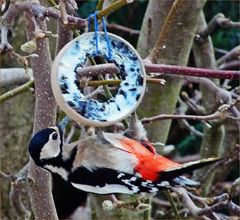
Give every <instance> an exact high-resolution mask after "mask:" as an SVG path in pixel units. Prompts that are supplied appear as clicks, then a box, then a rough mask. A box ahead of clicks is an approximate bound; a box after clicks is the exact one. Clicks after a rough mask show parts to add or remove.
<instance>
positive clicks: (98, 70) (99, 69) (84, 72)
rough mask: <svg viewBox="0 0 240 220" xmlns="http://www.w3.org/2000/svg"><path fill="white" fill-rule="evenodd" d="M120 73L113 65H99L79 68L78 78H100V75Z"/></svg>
mask: <svg viewBox="0 0 240 220" xmlns="http://www.w3.org/2000/svg"><path fill="white" fill-rule="evenodd" d="M119 72H120V70H119V68H118V67H117V66H116V65H115V64H113V63H106V64H99V65H94V66H87V67H83V68H77V74H78V78H81V77H83V76H88V77H92V76H98V75H106V74H109V75H111V76H112V75H114V74H118V73H119Z"/></svg>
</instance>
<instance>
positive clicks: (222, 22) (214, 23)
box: [195, 13, 240, 43]
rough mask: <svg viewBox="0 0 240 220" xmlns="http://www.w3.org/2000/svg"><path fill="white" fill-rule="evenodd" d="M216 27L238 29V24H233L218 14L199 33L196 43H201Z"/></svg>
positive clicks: (239, 26) (239, 24) (239, 23)
mask: <svg viewBox="0 0 240 220" xmlns="http://www.w3.org/2000/svg"><path fill="white" fill-rule="evenodd" d="M217 27H222V28H240V22H233V21H231V20H230V19H229V18H226V17H225V16H224V14H222V13H218V14H216V15H215V16H214V17H213V19H212V20H211V21H210V22H209V23H208V25H207V27H206V28H205V29H204V30H202V31H201V32H199V33H198V34H197V36H196V38H195V41H196V42H197V43H203V41H204V38H207V37H208V36H209V35H211V34H212V33H213V32H214V31H215V29H216V28H217Z"/></svg>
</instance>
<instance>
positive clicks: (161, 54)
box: [138, 0, 206, 142]
mask: <svg viewBox="0 0 240 220" xmlns="http://www.w3.org/2000/svg"><path fill="white" fill-rule="evenodd" d="M205 2H206V1H205V0H197V1H195V2H194V4H192V1H183V0H177V1H175V2H174V4H173V6H172V7H171V10H170V11H169V13H168V16H167V18H166V19H165V22H164V24H163V23H162V19H161V18H164V17H157V14H155V13H156V12H155V10H156V9H157V8H159V9H161V8H164V10H165V11H168V10H169V8H170V6H171V4H170V1H154V0H152V1H150V2H149V6H148V8H149V9H148V10H147V13H146V15H145V19H144V23H143V27H142V31H143V33H146V30H147V28H148V27H147V26H148V20H149V17H152V20H155V21H158V22H159V21H161V23H160V25H159V26H153V28H154V29H155V28H156V29H157V28H159V27H161V25H162V24H163V27H162V28H161V32H160V29H158V31H159V32H160V34H159V36H158V37H155V39H156V38H157V41H156V43H155V46H154V49H153V50H152V51H151V53H150V56H149V59H150V61H151V62H153V63H162V64H174V65H182V66H185V65H187V61H188V57H189V53H190V50H191V47H192V42H193V38H194V35H195V32H196V27H197V19H198V16H199V13H200V11H201V9H202V7H203V6H204V4H205ZM158 13H159V12H158ZM160 14H161V13H160ZM165 15H166V14H165ZM158 16H159V15H158ZM160 16H161V15H160ZM140 39H141V35H140ZM140 39H139V44H138V45H139V51H140V53H141V55H142V56H143V57H144V55H146V54H147V53H148V52H149V50H151V48H150V45H149V44H148V37H147V36H146V34H143V39H141V40H140ZM144 39H145V40H144ZM153 39H154V38H153ZM151 41H152V39H151ZM144 44H146V45H149V48H144V49H145V50H147V52H146V51H145V52H144V53H143V50H144V49H142V48H141V46H140V45H144ZM180 88H181V81H179V80H178V81H177V80H175V79H174V78H173V77H166V85H165V86H152V87H149V88H148V90H147V92H146V95H145V99H144V100H143V104H142V106H141V107H140V108H139V109H140V114H141V115H144V116H153V115H158V114H162V113H168V114H172V113H173V112H174V110H175V106H176V102H177V97H178V93H179V91H180ZM170 125H171V121H170V120H169V121H164V122H156V123H154V124H150V125H149V126H147V127H146V128H147V129H148V133H149V138H150V140H151V141H161V142H166V140H167V136H168V132H169V128H170Z"/></svg>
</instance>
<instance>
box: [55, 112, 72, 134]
mask: <svg viewBox="0 0 240 220" xmlns="http://www.w3.org/2000/svg"><path fill="white" fill-rule="evenodd" d="M69 121H70V118H69V117H68V116H65V117H64V118H63V119H62V120H61V121H60V122H58V125H57V127H58V128H59V130H60V132H63V131H64V129H65V128H66V126H67V124H68V122H69Z"/></svg>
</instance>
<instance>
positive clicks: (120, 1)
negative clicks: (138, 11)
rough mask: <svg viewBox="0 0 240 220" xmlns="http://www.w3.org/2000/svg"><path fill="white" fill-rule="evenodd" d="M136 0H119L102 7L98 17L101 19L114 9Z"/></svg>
mask: <svg viewBox="0 0 240 220" xmlns="http://www.w3.org/2000/svg"><path fill="white" fill-rule="evenodd" d="M133 1H134V0H117V1H115V2H114V3H113V4H111V5H110V6H108V7H107V8H104V9H102V10H101V11H99V12H97V18H98V19H100V18H102V17H104V16H106V15H109V14H111V13H113V12H114V11H116V10H118V9H120V8H122V7H123V6H125V5H128V4H131V3H133Z"/></svg>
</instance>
